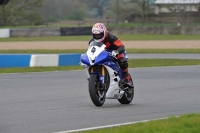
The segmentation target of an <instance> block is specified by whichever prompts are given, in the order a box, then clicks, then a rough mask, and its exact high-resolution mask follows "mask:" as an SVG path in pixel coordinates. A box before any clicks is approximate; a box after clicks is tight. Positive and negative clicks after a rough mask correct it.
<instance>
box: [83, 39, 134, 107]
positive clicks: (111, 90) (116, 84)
mask: <svg viewBox="0 0 200 133" xmlns="http://www.w3.org/2000/svg"><path fill="white" fill-rule="evenodd" d="M105 47H106V46H105V44H103V43H102V42H95V41H93V42H91V43H90V46H89V48H88V50H87V52H86V53H85V54H83V55H82V56H81V65H83V66H84V68H85V70H86V73H87V75H88V82H89V94H90V98H91V100H92V102H93V103H94V105H96V106H98V107H100V106H102V105H103V104H104V102H105V99H117V100H118V101H119V102H120V103H121V104H129V103H130V102H131V101H132V100H133V97H134V85H133V81H132V78H131V80H130V83H126V82H125V81H124V80H123V76H122V70H121V69H120V67H119V64H118V63H117V60H116V58H115V57H113V56H112V55H111V52H112V51H111V50H106V49H105ZM124 54H125V57H127V56H126V53H124ZM126 59H128V58H126Z"/></svg>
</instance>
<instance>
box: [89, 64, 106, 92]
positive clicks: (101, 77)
mask: <svg viewBox="0 0 200 133" xmlns="http://www.w3.org/2000/svg"><path fill="white" fill-rule="evenodd" d="M85 70H86V73H87V75H88V80H89V77H90V75H91V74H98V75H99V76H98V77H99V81H100V82H99V85H98V86H99V88H100V89H105V83H104V79H105V67H104V66H103V65H101V68H100V69H99V68H98V69H97V70H95V66H90V67H85Z"/></svg>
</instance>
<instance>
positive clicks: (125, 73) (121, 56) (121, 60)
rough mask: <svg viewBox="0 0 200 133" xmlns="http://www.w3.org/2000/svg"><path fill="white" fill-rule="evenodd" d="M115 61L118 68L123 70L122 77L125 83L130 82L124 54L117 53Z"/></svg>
mask: <svg viewBox="0 0 200 133" xmlns="http://www.w3.org/2000/svg"><path fill="white" fill-rule="evenodd" d="M117 61H118V63H119V66H120V68H121V69H122V71H123V78H124V79H125V81H126V82H127V83H129V82H130V79H131V77H130V74H129V73H128V61H127V60H126V59H125V57H124V54H119V55H118V56H117Z"/></svg>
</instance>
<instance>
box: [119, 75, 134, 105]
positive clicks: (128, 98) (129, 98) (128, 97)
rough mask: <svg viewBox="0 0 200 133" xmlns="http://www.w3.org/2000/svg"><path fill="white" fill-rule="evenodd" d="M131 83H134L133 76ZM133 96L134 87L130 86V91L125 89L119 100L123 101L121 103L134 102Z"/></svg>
mask: <svg viewBox="0 0 200 133" xmlns="http://www.w3.org/2000/svg"><path fill="white" fill-rule="evenodd" d="M131 84H132V85H133V81H132V78H131ZM133 97H134V87H133V88H132V87H129V88H128V91H125V92H124V95H123V96H122V98H121V99H118V101H119V102H120V103H121V104H129V103H131V102H132V100H133Z"/></svg>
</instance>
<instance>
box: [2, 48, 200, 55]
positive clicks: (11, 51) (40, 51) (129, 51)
mask: <svg viewBox="0 0 200 133" xmlns="http://www.w3.org/2000/svg"><path fill="white" fill-rule="evenodd" d="M86 51H87V50H86V49H69V50H0V53H10V54H16V53H17V54H27V53H28V54H29V53H31V54H60V53H85V52H86ZM126 51H127V53H200V49H126Z"/></svg>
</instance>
